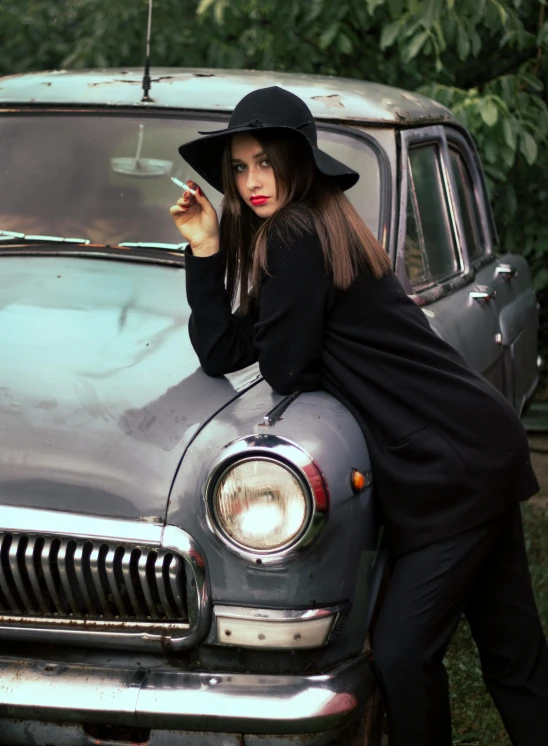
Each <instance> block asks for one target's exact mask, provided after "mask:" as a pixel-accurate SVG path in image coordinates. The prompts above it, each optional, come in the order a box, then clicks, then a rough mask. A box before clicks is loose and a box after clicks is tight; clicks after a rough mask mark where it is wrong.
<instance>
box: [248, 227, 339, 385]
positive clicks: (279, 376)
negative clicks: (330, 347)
mask: <svg viewBox="0 0 548 746" xmlns="http://www.w3.org/2000/svg"><path fill="white" fill-rule="evenodd" d="M331 293H332V281H331V279H330V277H329V276H328V274H327V273H326V270H325V266H324V259H323V252H322V247H321V244H320V240H319V238H318V236H317V235H316V233H312V232H310V233H306V234H304V235H299V234H297V233H295V232H291V233H289V234H288V235H287V236H286V235H282V234H281V233H280V232H279V231H277V230H276V229H274V230H272V231H271V234H270V237H269V241H268V252H267V273H266V274H265V275H264V276H263V280H262V283H261V288H260V311H259V321H258V322H257V324H256V325H255V338H254V343H255V347H256V349H257V351H258V353H259V367H260V370H261V373H262V375H263V376H264V378H265V380H266V381H267V382H268V383H269V384H270V385H271V386H272V388H273V389H274V390H275V391H277V392H278V393H280V394H289V393H291V392H293V391H314V390H316V389H320V388H321V387H322V385H321V353H322V347H323V334H324V319H325V313H326V310H327V308H328V305H329V302H330V298H331Z"/></svg>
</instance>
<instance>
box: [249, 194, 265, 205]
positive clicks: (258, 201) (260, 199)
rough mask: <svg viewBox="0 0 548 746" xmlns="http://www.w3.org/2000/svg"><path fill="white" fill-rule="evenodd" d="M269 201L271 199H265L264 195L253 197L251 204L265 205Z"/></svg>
mask: <svg viewBox="0 0 548 746" xmlns="http://www.w3.org/2000/svg"><path fill="white" fill-rule="evenodd" d="M269 199H270V197H263V195H262V194H259V195H257V196H256V197H251V204H252V205H264V203H265V202H266V201H267V200H269Z"/></svg>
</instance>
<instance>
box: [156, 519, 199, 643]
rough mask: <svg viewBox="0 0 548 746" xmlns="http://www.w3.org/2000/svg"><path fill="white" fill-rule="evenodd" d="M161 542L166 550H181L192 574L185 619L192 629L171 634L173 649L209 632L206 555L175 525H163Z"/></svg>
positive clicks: (194, 640) (180, 552)
mask: <svg viewBox="0 0 548 746" xmlns="http://www.w3.org/2000/svg"><path fill="white" fill-rule="evenodd" d="M161 546H162V548H163V549H165V550H166V551H169V550H172V551H174V552H177V553H178V554H182V555H183V556H184V557H185V559H186V562H187V565H189V566H190V568H191V570H192V573H193V575H194V581H195V583H196V588H195V591H194V593H192V594H190V595H188V596H187V603H188V619H189V621H190V624H191V626H192V632H191V633H190V634H189V635H188V636H187V637H181V638H173V637H172V638H171V641H170V645H171V647H172V648H173V650H182V649H185V648H191V647H194V646H195V645H198V643H200V642H201V641H202V640H203V639H204V637H205V636H206V635H207V633H208V632H209V628H210V626H211V603H210V600H209V599H210V594H209V584H208V579H207V571H206V569H207V565H206V558H205V555H204V554H203V552H202V550H201V548H200V546H199V544H198V543H197V542H196V541H195V540H194V539H193V538H192V537H191V536H190V534H187V533H186V531H183V529H181V528H178V527H177V526H170V525H167V526H164V528H163V531H162V542H161Z"/></svg>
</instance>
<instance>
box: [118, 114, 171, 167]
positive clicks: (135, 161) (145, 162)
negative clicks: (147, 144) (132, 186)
mask: <svg viewBox="0 0 548 746" xmlns="http://www.w3.org/2000/svg"><path fill="white" fill-rule="evenodd" d="M144 138H145V126H144V124H140V125H139V139H138V141H137V151H136V153H135V157H133V158H132V157H118V158H111V159H110V166H111V168H112V170H113V171H115V172H116V173H117V174H123V175H124V176H135V177H137V178H150V177H151V176H169V175H170V174H171V169H172V168H173V161H164V160H160V159H159V158H142V157H141V153H142V150H143V142H144Z"/></svg>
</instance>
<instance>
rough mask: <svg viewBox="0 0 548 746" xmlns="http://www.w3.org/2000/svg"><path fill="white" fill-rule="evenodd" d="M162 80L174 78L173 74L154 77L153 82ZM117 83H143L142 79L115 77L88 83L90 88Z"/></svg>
mask: <svg viewBox="0 0 548 746" xmlns="http://www.w3.org/2000/svg"><path fill="white" fill-rule="evenodd" d="M162 80H173V75H161V76H160V77H159V78H152V79H151V81H150V82H151V83H160V82H161V81H162ZM116 83H126V84H127V85H139V86H140V85H141V83H142V81H141V80H120V78H114V80H99V81H98V82H97V83H88V88H98V87H99V86H101V87H102V86H105V85H116Z"/></svg>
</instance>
